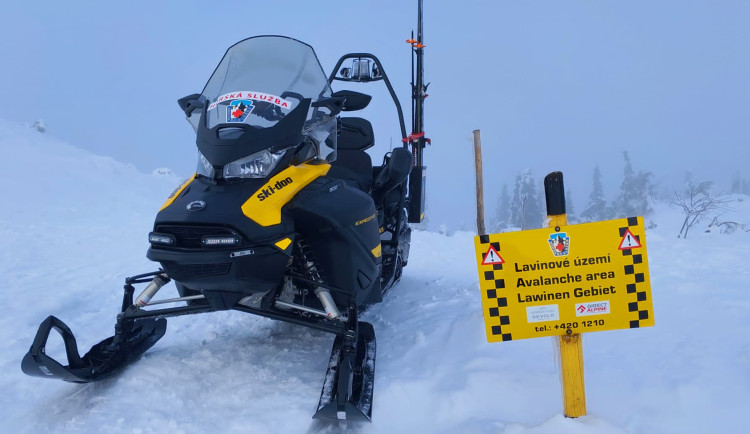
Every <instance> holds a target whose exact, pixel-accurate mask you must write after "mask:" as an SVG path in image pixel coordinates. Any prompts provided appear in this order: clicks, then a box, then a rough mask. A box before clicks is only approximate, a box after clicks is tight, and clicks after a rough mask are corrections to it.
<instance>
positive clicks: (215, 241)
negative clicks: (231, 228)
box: [201, 236, 240, 247]
mask: <svg viewBox="0 0 750 434" xmlns="http://www.w3.org/2000/svg"><path fill="white" fill-rule="evenodd" d="M239 243H240V239H239V238H238V237H224V236H216V237H212V236H208V237H203V238H201V244H203V245H204V246H206V247H214V246H236V245H237V244H239Z"/></svg>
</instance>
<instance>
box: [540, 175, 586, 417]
mask: <svg viewBox="0 0 750 434" xmlns="http://www.w3.org/2000/svg"><path fill="white" fill-rule="evenodd" d="M544 193H545V198H546V199H547V218H548V220H549V224H548V227H550V228H554V229H555V230H559V228H560V227H561V226H565V225H567V224H568V216H567V214H566V213H565V188H564V187H563V176H562V172H553V173H550V174H549V175H547V176H546V177H545V178H544ZM568 331H570V330H568ZM559 342H560V371H561V373H560V376H561V378H562V387H563V407H564V410H565V416H566V417H579V416H584V415H585V414H586V387H585V385H584V382H583V339H582V336H581V335H580V334H579V333H571V334H568V335H563V336H560V337H559Z"/></svg>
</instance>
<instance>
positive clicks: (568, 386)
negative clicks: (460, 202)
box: [474, 172, 654, 417]
mask: <svg viewBox="0 0 750 434" xmlns="http://www.w3.org/2000/svg"><path fill="white" fill-rule="evenodd" d="M557 173H559V172H557ZM551 175H552V174H551ZM559 178H560V179H559V181H560V186H559V188H560V193H562V174H559ZM545 183H546V182H545ZM562 197H564V196H562ZM547 205H548V213H549V228H547V229H535V230H528V231H520V232H507V233H503V234H491V235H481V236H477V237H476V238H475V240H474V245H475V251H476V258H477V266H478V271H479V283H480V289H481V293H482V308H483V312H484V318H485V329H486V332H487V340H488V341H489V342H502V341H510V340H517V339H527V338H537V337H543V336H560V354H561V368H562V371H563V372H562V377H563V389H564V390H563V394H564V397H565V399H564V401H565V414H566V415H567V416H569V417H577V416H580V415H583V414H585V413H586V401H585V394H584V384H583V358H582V350H581V337H580V333H583V332H592V331H602V330H615V329H628V328H638V327H647V326H652V325H653V324H654V317H653V306H652V302H651V286H650V280H649V275H648V256H647V253H646V237H645V229H644V227H643V219H642V218H641V217H631V218H623V219H617V220H608V221H603V222H594V223H585V224H578V225H567V218H566V214H565V208H564V199H563V200H562V202H561V205H560V203H555V202H554V201H552V203H550V200H549V197H548V204H547Z"/></svg>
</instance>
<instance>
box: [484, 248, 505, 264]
mask: <svg viewBox="0 0 750 434" xmlns="http://www.w3.org/2000/svg"><path fill="white" fill-rule="evenodd" d="M504 263H505V259H503V257H502V256H500V254H499V253H497V250H495V248H494V247H492V245H490V248H489V249H488V250H487V253H485V254H484V260H483V261H482V265H492V264H504Z"/></svg>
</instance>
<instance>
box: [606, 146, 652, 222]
mask: <svg viewBox="0 0 750 434" xmlns="http://www.w3.org/2000/svg"><path fill="white" fill-rule="evenodd" d="M622 154H623V157H624V158H625V170H624V172H623V179H622V184H620V195H619V196H618V197H617V199H616V200H615V202H614V203H613V204H612V205H613V206H612V211H613V212H612V215H611V218H622V217H635V216H644V217H645V216H649V215H651V214H652V213H653V211H654V210H653V208H651V204H650V203H649V197H650V195H651V192H652V190H653V187H652V185H651V172H644V171H640V172H638V173H635V171H634V170H633V165H632V164H631V163H630V157H629V156H628V152H627V151H624V152H623V153H622Z"/></svg>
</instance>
